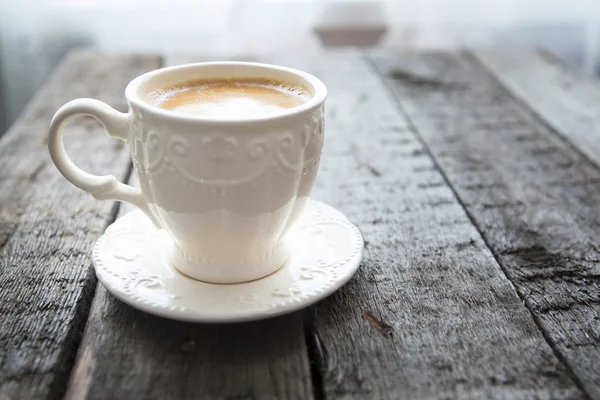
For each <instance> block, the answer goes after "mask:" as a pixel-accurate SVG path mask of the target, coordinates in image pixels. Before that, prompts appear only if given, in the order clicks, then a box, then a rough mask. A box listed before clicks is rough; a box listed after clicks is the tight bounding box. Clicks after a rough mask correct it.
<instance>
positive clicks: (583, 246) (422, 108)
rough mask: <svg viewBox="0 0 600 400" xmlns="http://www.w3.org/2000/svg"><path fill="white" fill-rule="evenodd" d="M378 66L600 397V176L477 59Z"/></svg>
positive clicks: (539, 314) (514, 277)
mask: <svg viewBox="0 0 600 400" xmlns="http://www.w3.org/2000/svg"><path fill="white" fill-rule="evenodd" d="M375 60H376V62H377V64H378V65H379V67H380V70H381V72H382V74H383V76H384V77H385V79H386V81H387V82H388V83H389V84H390V85H391V88H392V89H393V91H394V93H395V94H396V97H397V99H398V101H399V104H400V106H401V107H402V109H403V111H404V112H405V113H406V115H407V116H408V118H409V119H410V121H411V123H412V124H413V125H414V127H415V129H416V130H417V131H418V132H419V135H420V136H421V138H422V139H423V141H424V142H425V144H426V146H427V148H428V149H429V151H431V153H432V155H433V157H434V159H435V160H436V163H437V164H438V165H439V166H440V168H441V169H442V170H443V171H444V174H445V176H446V179H447V180H448V181H449V182H450V184H451V185H452V187H453V190H454V191H455V193H456V194H457V196H458V197H459V199H460V201H461V203H462V204H463V206H464V207H465V209H466V210H467V212H468V213H469V216H470V218H471V219H472V220H473V221H474V223H475V224H476V226H477V228H478V229H479V231H480V232H481V233H482V235H483V237H484V239H485V241H486V243H487V245H488V246H489V247H490V248H491V250H492V252H493V253H494V256H495V257H496V258H497V259H498V260H499V262H500V264H501V266H502V268H503V270H504V272H505V273H506V275H507V276H508V277H509V278H510V279H511V281H512V282H513V283H514V285H515V286H516V288H517V290H518V292H519V294H520V296H521V297H522V299H523V301H524V303H525V304H526V306H527V307H528V308H529V310H530V311H531V312H532V314H533V315H534V317H535V320H536V322H537V324H538V325H539V326H540V328H541V329H542V331H543V333H544V336H545V337H546V338H547V340H548V342H549V343H550V345H551V346H552V347H553V349H554V351H555V353H556V354H557V355H558V357H559V358H560V359H561V360H564V364H565V365H566V366H567V368H568V369H569V370H570V371H571V372H572V373H573V374H574V375H575V376H576V380H577V382H578V384H579V385H580V386H581V387H582V388H583V389H584V390H585V391H586V393H587V395H589V396H590V397H592V398H600V347H599V342H600V319H599V313H600V290H599V289H600V287H599V280H598V277H599V276H600V274H599V273H600V269H599V268H600V266H599V263H598V260H599V259H600V252H599V250H598V249H599V242H598V232H600V219H599V212H598V210H599V207H598V205H599V204H600V171H599V170H598V167H597V166H596V165H594V164H592V163H591V162H590V161H588V160H587V158H586V157H584V156H583V155H582V154H580V153H579V152H577V151H575V150H574V148H573V147H572V146H570V145H569V144H567V143H565V142H564V141H563V140H560V139H559V138H558V135H557V134H556V132H554V131H553V130H552V129H551V128H550V127H549V124H548V123H547V121H541V120H540V119H539V117H540V116H541V115H536V114H534V113H533V112H532V111H531V110H530V109H529V108H528V107H526V106H524V105H523V103H522V102H521V101H519V100H516V99H515V98H514V97H513V96H512V95H511V93H510V92H509V91H507V90H506V88H504V87H503V86H502V85H501V84H500V83H499V82H498V80H496V79H495V77H493V76H491V75H490V74H489V73H488V72H487V71H486V70H485V68H482V66H481V64H479V63H478V62H476V61H475V60H474V59H473V58H472V57H470V56H465V55H457V54H429V55H426V54H419V55H412V56H411V55H404V56H402V57H397V56H390V55H384V56H381V57H375ZM551 84H552V83H551ZM564 95H565V96H566V95H567V94H566V93H565V94H564ZM572 101H573V103H576V100H572ZM566 114H567V112H566V110H562V116H561V117H560V118H562V120H563V121H566V120H567V118H566V117H565V116H566ZM578 117H579V115H578V114H574V116H573V118H578ZM566 125H569V124H566ZM571 126H576V124H572V125H571ZM580 133H583V132H580ZM589 134H590V135H592V132H590V133H589ZM591 137H592V136H590V139H589V140H592V139H591ZM551 374H554V372H552V373H551Z"/></svg>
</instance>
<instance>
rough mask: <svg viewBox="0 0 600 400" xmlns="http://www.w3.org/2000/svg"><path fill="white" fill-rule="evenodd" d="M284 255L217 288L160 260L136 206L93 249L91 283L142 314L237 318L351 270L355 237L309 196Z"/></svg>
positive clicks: (324, 288)
mask: <svg viewBox="0 0 600 400" xmlns="http://www.w3.org/2000/svg"><path fill="white" fill-rule="evenodd" d="M287 240H288V243H289V245H290V246H291V248H292V252H291V253H292V255H291V257H290V260H289V261H288V262H287V263H286V265H285V266H284V267H283V268H281V269H280V270H278V271H277V272H275V273H273V274H271V275H269V276H267V277H265V278H262V279H259V280H256V281H252V282H246V283H239V284H230V285H220V284H211V283H205V282H200V281H197V280H194V279H191V278H189V277H187V276H185V275H183V274H181V273H179V272H178V271H177V270H175V269H174V268H173V267H172V266H170V265H169V264H168V263H167V262H166V261H165V252H166V251H167V250H168V249H169V247H170V246H172V242H171V239H170V238H169V237H168V235H167V233H166V232H164V231H161V230H158V229H156V228H155V227H154V226H153V224H152V222H151V221H150V220H149V219H148V217H146V216H145V215H144V214H143V213H142V212H141V211H133V212H131V213H129V214H127V215H125V216H123V217H122V218H119V219H118V220H117V221H115V222H114V223H113V224H112V225H110V226H109V227H108V229H107V230H106V232H105V233H104V235H103V236H102V237H101V238H100V239H98V241H97V242H96V245H95V246H94V251H93V254H92V260H93V263H94V267H95V269H96V275H97V276H98V280H99V281H100V282H101V283H102V284H103V285H104V286H105V287H106V288H107V290H108V291H109V292H110V293H112V294H113V295H114V296H115V297H117V298H118V299H120V300H122V301H123V302H125V303H127V304H129V305H131V306H132V307H135V308H138V309H140V310H142V311H145V312H148V313H150V314H155V315H158V316H162V317H165V318H171V319H178V320H184V321H193V322H241V321H251V320H257V319H263V318H268V317H271V316H275V315H280V314H285V313H289V312H292V311H295V310H298V309H300V308H303V307H306V306H308V305H311V304H313V303H316V302H317V301H319V300H321V299H323V298H324V297H326V296H328V295H330V294H331V293H333V292H334V291H336V290H337V289H339V288H340V287H341V286H343V285H344V284H345V283H346V282H347V281H348V280H349V279H350V277H351V276H352V275H353V274H354V272H355V271H356V269H357V268H358V265H359V263H360V260H361V257H362V249H363V239H362V236H361V234H360V232H359V231H358V229H357V228H356V226H354V225H353V224H352V223H350V222H349V221H348V220H347V219H346V217H344V215H343V214H341V213H340V212H339V211H337V210H335V209H334V208H332V207H330V206H327V205H325V204H323V203H320V202H318V201H315V200H309V201H308V202H307V204H306V207H305V210H304V211H303V213H302V215H301V216H300V218H299V220H298V222H297V223H296V225H295V226H294V227H293V229H292V230H291V231H290V232H289V233H288V236H287Z"/></svg>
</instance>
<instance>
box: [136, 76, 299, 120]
mask: <svg viewBox="0 0 600 400" xmlns="http://www.w3.org/2000/svg"><path fill="white" fill-rule="evenodd" d="M309 99H310V94H309V93H308V91H307V90H306V89H304V88H303V87H301V86H296V85H290V84H286V83H283V82H280V81H276V80H271V79H263V78H233V79H211V80H208V79H205V80H195V81H189V82H185V83H181V84H178V85H175V86H171V87H166V88H162V89H159V90H155V91H153V92H151V93H150V94H149V95H148V96H146V101H148V102H149V103H151V104H153V105H156V106H158V107H160V108H163V109H165V110H170V111H174V112H176V113H181V114H187V115H198V116H205V117H211V118H223V119H239V118H248V117H267V116H271V115H275V114H278V113H281V112H282V111H284V110H286V109H289V108H293V107H296V106H299V105H300V104H302V103H305V102H306V101H308V100H309Z"/></svg>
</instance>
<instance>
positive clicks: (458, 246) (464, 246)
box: [454, 239, 477, 251]
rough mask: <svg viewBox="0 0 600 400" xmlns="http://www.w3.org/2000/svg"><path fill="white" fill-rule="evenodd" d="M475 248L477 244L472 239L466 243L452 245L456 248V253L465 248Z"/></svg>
mask: <svg viewBox="0 0 600 400" xmlns="http://www.w3.org/2000/svg"><path fill="white" fill-rule="evenodd" d="M476 246H477V242H475V240H474V239H471V240H469V241H468V242H460V243H457V244H455V245H454V247H456V250H458V251H462V250H464V249H466V248H467V247H476Z"/></svg>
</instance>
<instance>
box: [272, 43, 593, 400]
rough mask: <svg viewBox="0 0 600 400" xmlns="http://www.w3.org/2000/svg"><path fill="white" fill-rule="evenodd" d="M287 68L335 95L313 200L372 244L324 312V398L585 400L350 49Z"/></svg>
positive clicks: (318, 332)
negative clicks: (340, 215) (315, 79)
mask: <svg viewBox="0 0 600 400" xmlns="http://www.w3.org/2000/svg"><path fill="white" fill-rule="evenodd" d="M277 61H279V62H281V63H284V64H286V65H291V66H296V67H299V68H302V69H306V70H307V71H309V72H312V73H314V74H315V75H317V76H319V77H320V78H322V79H323V80H324V82H325V83H326V85H327V86H328V88H329V98H328V105H327V118H326V140H325V150H324V156H323V159H322V165H321V168H320V172H319V176H318V179H317V183H316V187H315V190H314V193H313V195H314V197H315V198H317V199H320V200H323V201H325V202H327V203H329V204H331V205H333V206H335V207H337V208H339V209H340V210H341V211H343V212H344V213H345V214H346V215H347V216H348V217H349V218H350V220H352V221H353V222H354V223H356V224H357V225H358V226H359V228H360V230H361V231H362V233H363V235H364V237H365V240H366V250H365V252H364V258H363V263H362V265H361V267H360V269H359V271H358V273H357V275H356V276H355V277H354V278H353V279H352V280H351V281H350V282H349V283H348V285H347V286H346V287H344V288H343V289H342V290H340V291H339V292H337V293H336V294H334V295H332V296H331V297H330V298H329V299H327V300H325V301H323V302H321V303H319V304H318V305H317V306H316V307H314V308H313V309H312V319H311V321H312V326H310V327H308V330H309V339H310V340H309V343H310V344H311V348H312V349H313V350H312V351H313V353H314V354H315V359H316V360H315V361H316V363H317V364H318V366H319V369H320V371H321V372H322V377H321V380H322V388H323V389H322V394H323V397H324V398H344V399H369V398H372V399H424V398H427V399H431V398H435V399H445V398H580V397H581V396H582V393H581V391H580V390H579V389H578V388H577V387H576V385H575V384H574V382H573V381H572V380H571V379H570V377H569V376H568V375H567V374H566V371H565V369H564V367H563V366H562V365H561V363H560V362H559V360H558V359H557V358H556V357H555V356H554V354H553V352H552V349H551V348H550V347H549V346H548V344H547V343H546V342H545V340H544V338H543V337H542V335H541V333H540V331H539V329H538V327H537V326H536V325H535V323H534V321H533V320H532V317H531V314H530V313H529V311H528V310H527V309H526V308H525V307H524V306H523V304H522V302H521V300H520V299H519V297H518V296H517V293H516V291H515V289H514V287H513V286H512V285H511V283H510V282H509V281H508V280H507V279H506V277H505V276H504V274H503V273H502V271H501V270H500V268H499V265H498V264H497V262H496V261H495V259H494V257H493V256H492V254H491V253H490V251H489V250H488V249H487V247H486V245H485V243H484V242H483V240H482V238H481V236H480V234H479V233H478V231H477V230H476V228H475V227H474V226H473V224H472V223H471V221H470V220H469V217H468V215H467V214H466V212H465V210H464V209H463V207H462V206H461V204H460V203H459V201H458V200H457V198H456V197H455V195H454V193H453V192H452V190H451V188H450V187H449V186H448V184H447V183H446V181H445V179H444V176H443V175H442V174H441V173H440V172H439V171H438V169H437V167H436V164H435V162H434V161H433V159H432V158H431V156H430V155H429V153H428V151H427V149H426V148H425V147H424V146H423V145H422V143H421V142H420V139H419V137H418V136H417V135H416V134H415V132H414V131H413V129H412V128H411V127H410V126H409V124H408V122H407V120H406V119H405V118H404V117H403V116H401V115H400V114H399V112H398V109H397V106H396V105H395V104H394V100H393V97H392V96H391V95H390V93H389V92H388V90H387V88H386V87H385V85H383V84H382V82H381V80H380V78H379V77H378V76H377V74H376V73H375V72H374V70H373V68H372V67H371V65H370V64H369V63H368V62H366V61H365V60H364V59H363V58H362V57H360V56H359V55H357V54H356V53H352V52H342V53H329V54H324V55H317V56H314V57H307V56H305V55H298V56H297V58H295V59H291V58H289V59H285V58H283V57H282V58H279V59H277Z"/></svg>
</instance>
